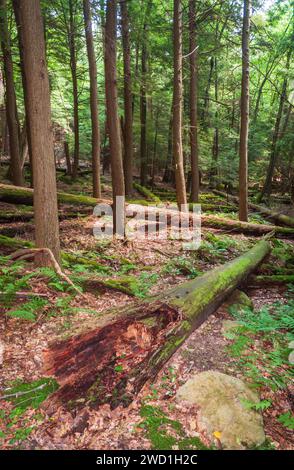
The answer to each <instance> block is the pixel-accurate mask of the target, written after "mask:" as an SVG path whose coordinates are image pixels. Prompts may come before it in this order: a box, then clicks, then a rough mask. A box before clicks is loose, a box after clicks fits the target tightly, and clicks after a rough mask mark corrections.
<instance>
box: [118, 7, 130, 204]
mask: <svg viewBox="0 0 294 470" xmlns="http://www.w3.org/2000/svg"><path fill="white" fill-rule="evenodd" d="M120 5H121V19H122V23H121V24H122V44H123V61H124V118H125V119H124V132H123V137H124V159H123V163H124V176H125V191H126V196H132V194H133V94H132V77H131V46H130V32H129V16H128V7H127V2H126V0H123V1H122V2H121V3H120Z"/></svg>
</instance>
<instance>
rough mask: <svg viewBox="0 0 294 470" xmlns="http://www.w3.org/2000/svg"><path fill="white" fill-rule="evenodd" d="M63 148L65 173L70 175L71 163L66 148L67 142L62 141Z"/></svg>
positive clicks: (67, 147) (67, 148)
mask: <svg viewBox="0 0 294 470" xmlns="http://www.w3.org/2000/svg"><path fill="white" fill-rule="evenodd" d="M63 148H64V156H65V162H66V173H67V174H68V175H71V172H72V168H71V161H70V154H69V146H68V142H67V141H64V144H63Z"/></svg>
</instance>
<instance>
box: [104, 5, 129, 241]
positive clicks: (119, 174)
mask: <svg viewBox="0 0 294 470" xmlns="http://www.w3.org/2000/svg"><path fill="white" fill-rule="evenodd" d="M116 16H117V1H116V0H108V1H107V9H106V24H105V35H106V41H105V94H106V110H107V127H108V132H109V145H110V161H111V175H112V194H113V229H114V233H115V234H117V233H122V232H123V231H124V228H123V227H124V210H117V209H118V205H119V198H120V201H123V198H124V196H125V184H124V174H123V161H122V145H121V131H120V121H119V116H118V102H117V69H116V30H117V18H116ZM122 209H123V208H122Z"/></svg>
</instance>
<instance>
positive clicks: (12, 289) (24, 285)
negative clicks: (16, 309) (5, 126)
mask: <svg viewBox="0 0 294 470" xmlns="http://www.w3.org/2000/svg"><path fill="white" fill-rule="evenodd" d="M8 261H9V258H6V257H2V258H1V259H0V291H1V294H0V295H1V301H2V303H3V305H4V306H6V307H9V306H10V305H11V304H12V302H13V301H14V300H15V294H16V293H17V292H18V291H21V290H24V289H29V288H30V287H29V282H28V281H29V280H30V279H31V278H32V277H33V276H34V274H33V273H29V274H23V269H24V266H25V263H24V262H21V261H19V262H16V263H13V264H10V265H8V264H7V263H8ZM2 263H3V265H2Z"/></svg>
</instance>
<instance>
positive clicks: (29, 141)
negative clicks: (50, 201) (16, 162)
mask: <svg viewBox="0 0 294 470" xmlns="http://www.w3.org/2000/svg"><path fill="white" fill-rule="evenodd" d="M12 3H13V10H14V16H15V22H16V26H17V39H18V48H19V57H20V70H21V79H22V87H23V95H24V105H25V113H26V117H25V123H26V135H27V142H28V152H29V159H30V171H31V175H30V181H31V188H33V186H34V182H33V161H32V146H31V133H30V122H29V112H28V107H29V103H28V98H27V93H26V89H27V87H26V77H25V72H24V64H23V43H22V35H21V34H20V18H19V11H18V8H17V2H15V1H14V0H13V2H12Z"/></svg>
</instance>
